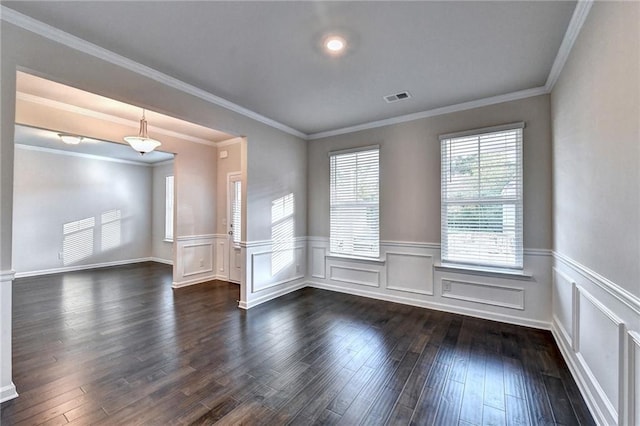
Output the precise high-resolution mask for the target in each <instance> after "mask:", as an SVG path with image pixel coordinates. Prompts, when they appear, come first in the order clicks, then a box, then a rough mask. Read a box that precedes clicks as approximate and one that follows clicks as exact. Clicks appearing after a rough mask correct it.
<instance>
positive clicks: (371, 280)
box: [329, 265, 380, 287]
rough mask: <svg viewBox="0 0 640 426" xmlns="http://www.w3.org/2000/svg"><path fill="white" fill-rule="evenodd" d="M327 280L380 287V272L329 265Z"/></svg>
mask: <svg viewBox="0 0 640 426" xmlns="http://www.w3.org/2000/svg"><path fill="white" fill-rule="evenodd" d="M329 279H331V280H333V281H340V282H343V283H348V284H357V285H364V286H368V287H380V272H379V271H378V270H376V269H365V268H355V267H351V266H340V265H329Z"/></svg>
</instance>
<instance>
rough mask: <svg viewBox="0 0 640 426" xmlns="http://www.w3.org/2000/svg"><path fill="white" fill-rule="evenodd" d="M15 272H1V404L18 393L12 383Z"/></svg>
mask: <svg viewBox="0 0 640 426" xmlns="http://www.w3.org/2000/svg"><path fill="white" fill-rule="evenodd" d="M14 278H15V271H13V270H5V271H0V371H2V374H0V402H4V401H8V400H10V399H13V398H16V397H17V396H18V392H17V391H16V387H15V385H14V384H13V382H12V381H11V378H12V374H11V371H12V358H11V319H12V317H11V314H12V310H11V309H12V308H11V306H12V305H11V301H12V300H11V286H12V285H13V279H14Z"/></svg>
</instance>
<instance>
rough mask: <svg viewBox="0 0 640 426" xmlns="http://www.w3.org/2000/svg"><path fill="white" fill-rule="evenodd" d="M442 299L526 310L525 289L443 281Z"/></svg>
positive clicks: (449, 280)
mask: <svg viewBox="0 0 640 426" xmlns="http://www.w3.org/2000/svg"><path fill="white" fill-rule="evenodd" d="M442 297H446V298H449V299H458V300H464V301H467V302H474V303H481V304H483V305H491V306H500V307H503V308H510V309H518V310H524V289H522V288H518V287H507V286H501V285H495V284H488V283H481V282H472V281H462V280H452V279H443V280H442Z"/></svg>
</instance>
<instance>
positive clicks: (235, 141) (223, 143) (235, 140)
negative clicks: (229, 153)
mask: <svg viewBox="0 0 640 426" xmlns="http://www.w3.org/2000/svg"><path fill="white" fill-rule="evenodd" d="M243 139H244V137H243V136H237V137H234V138H231V139H227V140H225V141H220V142H216V146H217V147H218V148H224V147H225V146H231V145H237V144H239V143H240V142H242V140H243Z"/></svg>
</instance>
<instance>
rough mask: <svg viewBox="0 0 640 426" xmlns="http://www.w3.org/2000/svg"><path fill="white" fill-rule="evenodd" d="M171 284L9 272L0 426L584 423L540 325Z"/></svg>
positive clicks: (114, 274) (131, 268)
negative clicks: (7, 352)
mask: <svg viewBox="0 0 640 426" xmlns="http://www.w3.org/2000/svg"><path fill="white" fill-rule="evenodd" d="M171 280H172V273H171V268H170V267H168V266H166V265H160V264H155V263H152V262H147V263H141V264H135V265H124V266H118V267H110V268H102V269H98V270H90V271H79V272H72V273H65V274H55V275H49V276H40V277H31V278H20V279H18V280H16V282H15V284H14V292H13V296H14V300H13V309H14V310H13V324H12V327H13V357H14V359H13V361H14V362H13V366H14V382H15V384H16V386H17V388H18V392H19V394H20V396H19V397H18V398H17V399H14V400H11V401H7V402H5V403H2V404H1V405H0V411H1V413H0V422H1V423H2V425H3V426H5V425H15V424H49V425H57V424H78V425H87V424H104V425H109V426H111V425H134V424H150V425H160V424H171V425H179V424H183V425H187V424H199V425H204V424H207V425H208V424H216V423H217V424H223V425H224V424H261V425H269V426H272V425H280V424H287V423H289V424H304V425H307V424H328V425H335V424H345V425H354V424H366V425H373V424H390V425H406V424H460V425H465V426H469V425H472V424H473V425H480V424H503V423H506V424H510V425H523V424H545V423H549V424H551V423H553V422H554V421H558V423H560V422H565V423H569V424H584V425H593V424H594V423H593V419H592V418H591V416H590V414H589V412H588V409H587V407H586V404H585V403H584V400H583V399H582V397H581V396H580V393H579V391H578V388H577V386H576V384H575V382H574V381H573V379H572V377H571V373H570V372H569V371H568V369H567V366H566V364H565V363H564V361H563V360H562V358H561V355H560V353H559V351H558V349H557V347H556V346H555V343H554V342H553V338H552V337H551V335H550V334H549V333H548V332H545V331H540V330H532V329H527V328H524V327H518V326H513V325H508V324H500V323H497V322H493V321H486V320H481V319H475V318H470V317H464V316H461V315H455V314H450V313H446V312H439V311H431V310H428V309H422V308H417V307H413V306H407V305H401V304H396V303H389V302H382V301H379V300H373V299H366V298H361V297H357V296H351V295H347V294H341V293H333V292H329V291H325V290H318V289H312V288H305V289H302V290H299V291H296V292H293V293H290V294H287V295H284V296H282V297H280V298H278V299H275V300H272V301H270V302H268V303H265V304H262V305H259V306H257V307H255V308H252V309H251V310H249V311H243V310H240V309H238V308H237V299H238V296H239V287H238V286H237V285H234V284H229V283H225V282H220V281H212V282H209V283H205V284H201V285H196V286H191V287H186V288H183V289H178V290H174V289H171ZM550 397H551V401H550ZM572 413H573V414H572ZM67 422H68V423H67Z"/></svg>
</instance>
